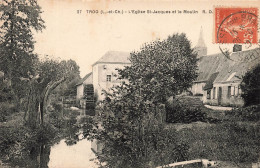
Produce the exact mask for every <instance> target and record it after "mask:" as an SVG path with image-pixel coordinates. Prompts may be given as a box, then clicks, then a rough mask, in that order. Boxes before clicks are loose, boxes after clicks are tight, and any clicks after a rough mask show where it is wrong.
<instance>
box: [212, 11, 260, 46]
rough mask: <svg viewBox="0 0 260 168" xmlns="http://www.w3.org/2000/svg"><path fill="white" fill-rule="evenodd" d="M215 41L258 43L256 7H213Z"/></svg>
mask: <svg viewBox="0 0 260 168" xmlns="http://www.w3.org/2000/svg"><path fill="white" fill-rule="evenodd" d="M214 29H215V30H214V31H215V43H236V44H243V43H250V44H256V43H258V39H257V29H258V9H257V8H227V7H225V8H223V7H219V8H215V28H214Z"/></svg>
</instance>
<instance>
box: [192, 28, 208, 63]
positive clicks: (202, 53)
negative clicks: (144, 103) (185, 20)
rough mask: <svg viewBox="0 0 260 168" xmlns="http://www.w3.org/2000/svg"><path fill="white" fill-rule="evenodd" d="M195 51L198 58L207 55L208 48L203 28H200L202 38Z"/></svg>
mask: <svg viewBox="0 0 260 168" xmlns="http://www.w3.org/2000/svg"><path fill="white" fill-rule="evenodd" d="M194 51H195V52H197V53H198V58H200V57H202V56H206V55H207V51H208V49H207V46H206V45H205V42H204V39H203V30H202V27H201V28H200V37H199V41H198V44H197V45H196V46H195V48H194Z"/></svg>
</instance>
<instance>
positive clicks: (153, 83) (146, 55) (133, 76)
mask: <svg viewBox="0 0 260 168" xmlns="http://www.w3.org/2000/svg"><path fill="white" fill-rule="evenodd" d="M130 61H131V63H132V65H131V66H129V67H126V68H125V69H124V70H121V71H120V74H121V75H122V77H121V78H123V79H128V80H129V82H130V84H131V85H133V86H134V87H135V88H136V89H138V90H139V91H140V92H141V95H142V96H143V97H144V99H146V100H149V101H152V102H154V103H165V101H166V100H167V99H168V98H169V97H170V96H173V97H174V96H175V95H176V94H179V93H182V92H183V91H186V90H187V89H188V88H190V87H191V85H192V81H194V80H195V79H196V77H197V71H196V69H197V58H196V53H194V52H193V49H192V48H191V46H190V41H189V40H188V39H187V37H186V35H185V34H174V35H172V36H169V37H168V38H167V39H166V40H163V41H154V42H153V43H150V44H145V46H144V47H143V48H141V51H138V52H132V53H131V56H130Z"/></svg>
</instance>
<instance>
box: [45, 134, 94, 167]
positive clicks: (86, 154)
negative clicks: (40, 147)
mask: <svg viewBox="0 0 260 168" xmlns="http://www.w3.org/2000/svg"><path fill="white" fill-rule="evenodd" d="M49 158H50V161H49V164H48V166H49V168H81V167H82V168H86V167H87V168H97V167H98V166H97V165H96V164H95V162H94V161H93V159H94V158H95V154H94V153H93V152H92V150H91V142H90V141H88V140H87V139H84V140H81V141H79V142H77V144H76V145H71V146H68V145H67V144H66V142H65V140H61V141H60V142H59V143H58V144H55V145H53V146H52V147H51V151H50V157H49Z"/></svg>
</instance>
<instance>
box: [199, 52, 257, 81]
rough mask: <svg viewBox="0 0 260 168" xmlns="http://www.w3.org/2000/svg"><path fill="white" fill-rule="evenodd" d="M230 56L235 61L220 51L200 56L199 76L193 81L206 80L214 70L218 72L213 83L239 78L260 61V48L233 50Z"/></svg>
mask: <svg viewBox="0 0 260 168" xmlns="http://www.w3.org/2000/svg"><path fill="white" fill-rule="evenodd" d="M230 57H231V59H233V60H236V61H233V60H230V59H228V58H227V57H226V56H224V55H223V54H222V53H219V54H214V55H209V56H204V57H201V58H200V60H199V62H198V73H199V76H198V78H197V80H196V81H195V82H202V81H205V82H206V81H208V80H209V79H210V76H211V75H212V74H213V73H216V72H219V74H218V75H217V77H216V79H215V80H214V83H220V82H232V81H238V80H241V78H242V76H243V75H244V74H245V73H246V72H247V71H248V70H249V69H251V68H253V67H254V66H256V65H257V64H259V63H260V49H253V50H247V51H240V52H235V53H232V54H231V56H230ZM238 58H241V59H240V60H238Z"/></svg>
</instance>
